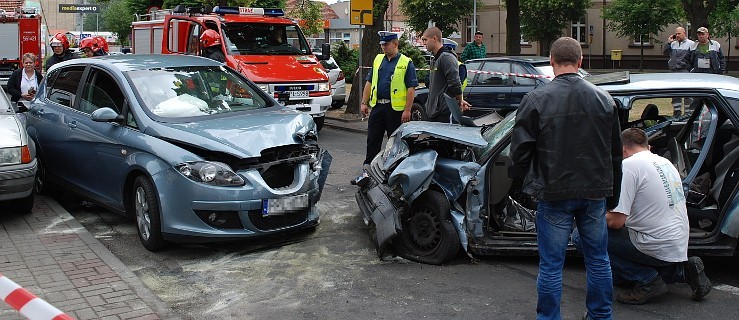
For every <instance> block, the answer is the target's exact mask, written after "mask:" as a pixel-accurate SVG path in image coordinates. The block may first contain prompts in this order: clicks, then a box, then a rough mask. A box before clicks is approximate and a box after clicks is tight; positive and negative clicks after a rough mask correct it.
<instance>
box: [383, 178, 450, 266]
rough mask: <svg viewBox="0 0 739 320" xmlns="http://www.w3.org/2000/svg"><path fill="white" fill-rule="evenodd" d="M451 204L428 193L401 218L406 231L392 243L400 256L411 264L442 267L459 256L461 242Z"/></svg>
mask: <svg viewBox="0 0 739 320" xmlns="http://www.w3.org/2000/svg"><path fill="white" fill-rule="evenodd" d="M450 212H451V210H450V208H449V200H447V198H446V196H444V194H442V193H440V192H438V191H433V190H429V191H426V192H424V193H423V194H421V196H419V197H418V199H416V201H414V202H413V205H412V206H411V208H410V210H408V212H407V213H406V214H405V215H404V216H403V217H402V218H401V220H402V222H401V223H402V224H403V231H402V233H401V234H400V235H398V236H397V237H395V239H393V246H395V250H396V251H397V253H398V254H399V255H400V256H402V257H404V258H406V259H409V260H413V261H417V262H421V263H428V264H442V263H444V262H447V261H450V260H452V259H454V257H456V256H457V253H458V252H459V247H460V242H459V236H458V235H457V230H456V229H455V228H454V224H453V223H452V221H451V219H449V216H450Z"/></svg>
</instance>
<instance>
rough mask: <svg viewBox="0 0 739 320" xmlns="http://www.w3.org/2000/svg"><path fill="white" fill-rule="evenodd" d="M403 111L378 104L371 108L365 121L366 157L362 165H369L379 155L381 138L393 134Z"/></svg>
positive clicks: (386, 104) (384, 104)
mask: <svg viewBox="0 0 739 320" xmlns="http://www.w3.org/2000/svg"><path fill="white" fill-rule="evenodd" d="M402 115H403V111H395V110H393V107H392V106H391V105H390V104H389V103H383V104H380V103H378V104H377V105H375V106H374V107H373V108H372V111H371V112H370V115H369V119H368V120H367V121H368V123H367V157H366V158H365V159H364V164H369V163H370V162H372V159H374V158H375V156H376V155H377V154H378V153H380V149H381V148H382V138H383V137H382V136H383V135H385V134H387V136H388V137H390V135H391V134H392V133H393V132H395V130H396V129H398V127H400V124H401V119H400V118H401V116H402Z"/></svg>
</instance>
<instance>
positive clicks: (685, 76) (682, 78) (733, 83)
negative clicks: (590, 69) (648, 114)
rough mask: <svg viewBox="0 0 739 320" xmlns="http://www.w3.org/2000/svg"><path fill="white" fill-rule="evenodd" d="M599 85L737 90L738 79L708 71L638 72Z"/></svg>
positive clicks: (609, 88)
mask: <svg viewBox="0 0 739 320" xmlns="http://www.w3.org/2000/svg"><path fill="white" fill-rule="evenodd" d="M600 87H601V88H603V89H605V90H607V91H609V92H618V91H631V90H649V89H653V90H659V89H677V90H680V89H682V90H695V89H725V90H733V91H739V79H737V78H734V77H730V76H724V75H718V74H710V73H669V72H668V73H638V74H630V75H629V79H628V83H619V84H603V85H600Z"/></svg>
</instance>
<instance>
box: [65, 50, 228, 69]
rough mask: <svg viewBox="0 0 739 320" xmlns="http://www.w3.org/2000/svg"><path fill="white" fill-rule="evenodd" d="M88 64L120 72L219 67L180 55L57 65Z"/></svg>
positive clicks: (119, 56)
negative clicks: (187, 67) (183, 67)
mask: <svg viewBox="0 0 739 320" xmlns="http://www.w3.org/2000/svg"><path fill="white" fill-rule="evenodd" d="M79 64H85V65H86V64H90V65H97V66H101V67H107V68H110V69H118V70H120V71H121V72H126V71H135V70H150V69H161V68H171V67H179V66H220V65H222V64H221V63H220V62H217V61H215V60H211V59H208V58H203V57H198V56H192V55H181V54H117V55H108V56H102V57H95V58H80V59H72V60H67V61H64V62H61V63H58V64H55V65H54V66H53V68H56V66H57V65H59V66H63V65H79Z"/></svg>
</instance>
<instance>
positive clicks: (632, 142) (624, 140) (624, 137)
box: [621, 128, 649, 148]
mask: <svg viewBox="0 0 739 320" xmlns="http://www.w3.org/2000/svg"><path fill="white" fill-rule="evenodd" d="M621 144H623V145H624V146H625V147H627V148H634V147H643V148H649V139H647V133H646V132H644V130H642V129H637V128H628V129H626V130H624V131H622V132H621Z"/></svg>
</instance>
